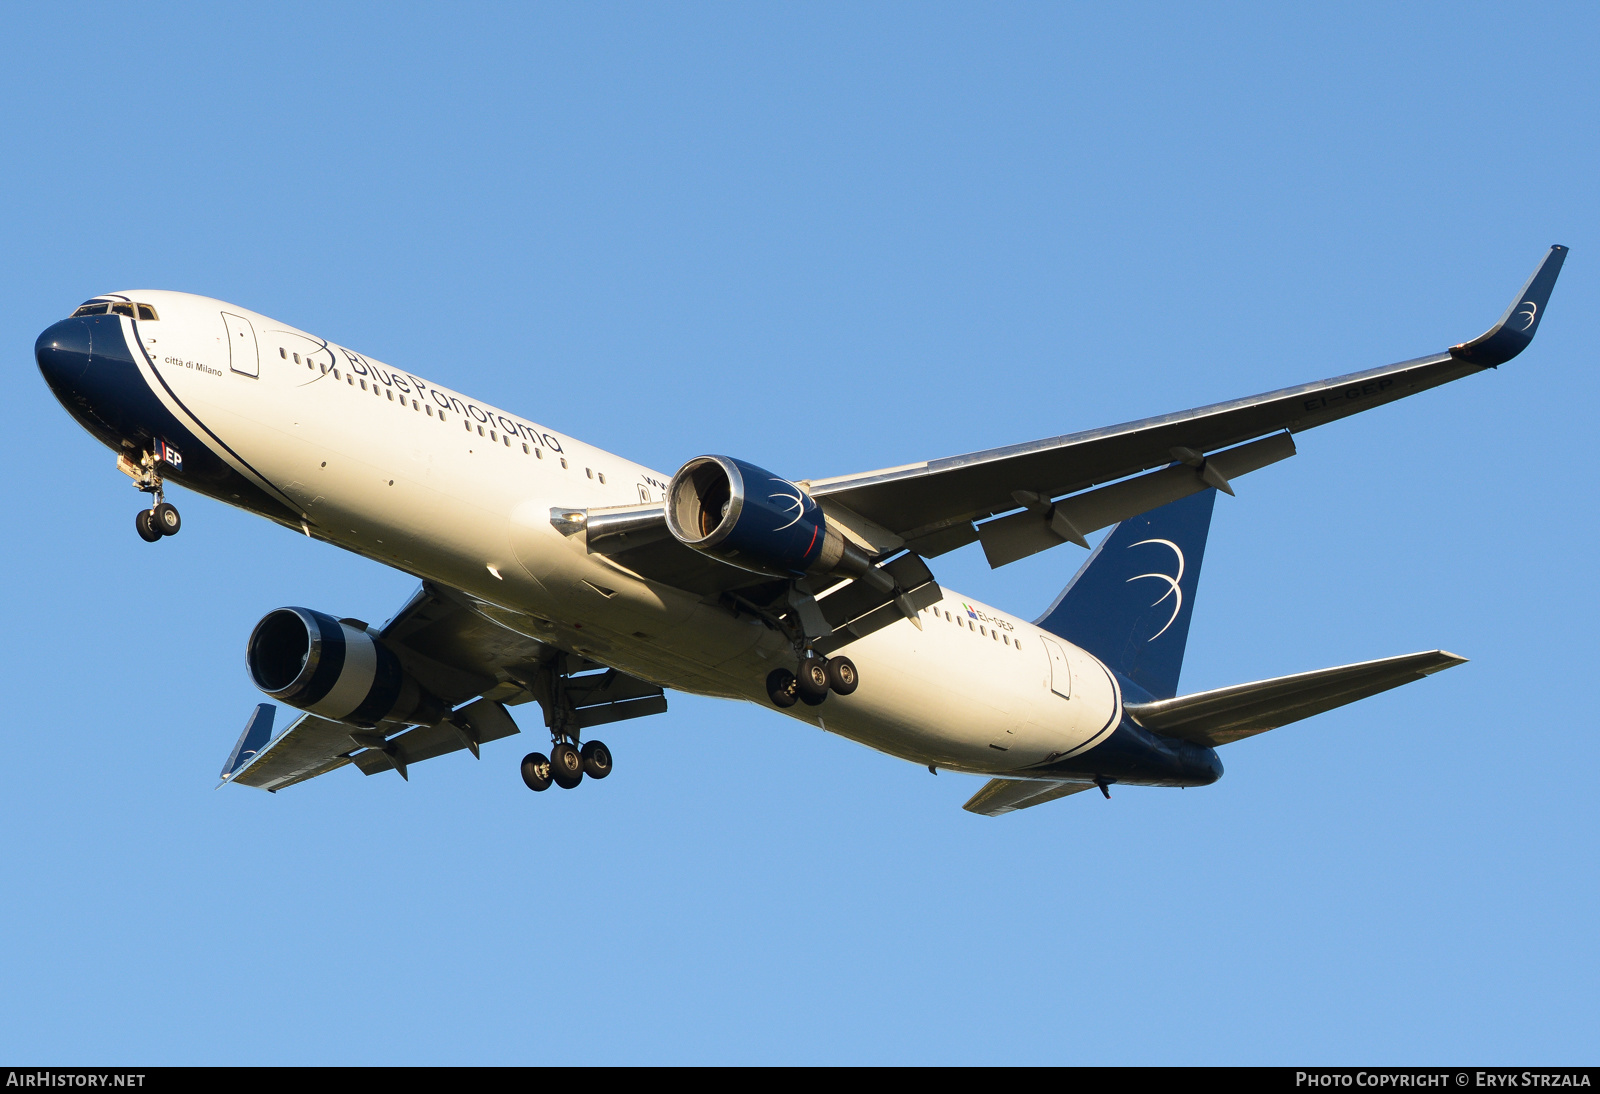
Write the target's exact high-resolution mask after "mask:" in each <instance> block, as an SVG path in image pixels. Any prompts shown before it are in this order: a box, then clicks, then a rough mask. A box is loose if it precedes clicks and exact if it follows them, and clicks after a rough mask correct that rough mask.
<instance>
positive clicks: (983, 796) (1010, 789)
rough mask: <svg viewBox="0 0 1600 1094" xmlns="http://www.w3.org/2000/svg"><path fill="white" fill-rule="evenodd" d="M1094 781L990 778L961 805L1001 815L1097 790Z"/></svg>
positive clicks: (992, 814)
mask: <svg viewBox="0 0 1600 1094" xmlns="http://www.w3.org/2000/svg"><path fill="white" fill-rule="evenodd" d="M1093 789H1094V783H1068V782H1048V781H1045V780H1043V779H990V780H989V781H988V782H986V783H984V784H983V789H982V790H980V791H978V792H977V793H976V794H974V795H972V797H971V798H969V799H968V800H967V804H965V805H963V806H962V807H961V808H963V809H965V810H966V811H967V812H968V813H978V814H980V815H982V816H985V817H998V816H1000V815H1001V814H1003V813H1015V812H1016V811H1017V810H1018V809H1031V808H1033V807H1034V806H1036V805H1043V804H1044V803H1045V802H1053V801H1055V800H1056V799H1057V798H1064V797H1066V796H1067V795H1068V794H1076V793H1078V792H1079V791H1082V790H1093Z"/></svg>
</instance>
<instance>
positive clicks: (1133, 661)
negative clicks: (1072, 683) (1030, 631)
mask: <svg viewBox="0 0 1600 1094" xmlns="http://www.w3.org/2000/svg"><path fill="white" fill-rule="evenodd" d="M1216 500H1217V492H1216V491H1215V490H1202V491H1201V492H1200V493H1198V494H1192V495H1190V496H1189V497H1186V498H1181V499H1179V500H1178V501H1175V502H1172V503H1170V504H1168V505H1163V506H1162V507H1161V508H1159V509H1152V510H1150V512H1148V513H1144V514H1142V515H1141V516H1137V517H1133V518H1130V519H1129V520H1125V521H1123V522H1122V523H1121V524H1118V525H1117V526H1116V527H1114V528H1112V529H1111V532H1110V533H1109V534H1108V535H1107V536H1106V538H1105V539H1103V540H1101V541H1100V545H1099V546H1097V547H1096V548H1095V549H1094V553H1093V554H1091V555H1090V556H1089V559H1088V561H1087V562H1085V563H1084V564H1083V568H1082V569H1080V570H1079V571H1078V572H1077V574H1076V575H1074V577H1073V579H1072V580H1071V581H1070V582H1068V583H1067V587H1066V588H1065V589H1063V590H1062V591H1061V595H1060V596H1059V597H1057V598H1056V602H1055V603H1054V604H1052V605H1050V609H1049V610H1048V611H1047V612H1045V613H1044V615H1043V616H1041V617H1040V618H1039V619H1038V620H1036V621H1035V622H1036V624H1037V625H1038V626H1040V627H1042V628H1044V629H1045V630H1047V631H1050V632H1051V633H1053V634H1059V635H1060V636H1061V637H1062V638H1065V639H1066V640H1067V641H1069V642H1071V643H1073V644H1074V645H1077V646H1081V647H1082V648H1084V649H1086V650H1088V651H1089V652H1090V653H1092V654H1094V655H1095V656H1096V657H1098V658H1099V659H1100V660H1101V661H1104V662H1105V663H1106V664H1107V665H1109V666H1110V667H1111V668H1112V669H1113V670H1115V671H1116V672H1118V673H1120V674H1121V675H1122V676H1124V677H1126V678H1127V679H1128V680H1130V681H1131V682H1133V683H1134V684H1136V685H1138V686H1139V687H1141V688H1143V689H1144V690H1145V691H1147V692H1149V693H1150V695H1151V697H1152V698H1155V699H1170V698H1172V697H1173V696H1174V695H1176V694H1177V693H1178V673H1179V672H1180V671H1181V670H1182V668H1183V649H1184V646H1185V645H1186V644H1187V643H1188V640H1189V619H1190V617H1191V616H1192V615H1193V614H1194V597H1195V589H1196V588H1197V587H1198V586H1199V583H1200V563H1201V561H1202V560H1203V559H1204V558H1205V553H1206V535H1207V533H1208V532H1209V531H1210V530H1211V509H1212V506H1213V505H1214V504H1215V503H1216ZM1130 698H1132V696H1130Z"/></svg>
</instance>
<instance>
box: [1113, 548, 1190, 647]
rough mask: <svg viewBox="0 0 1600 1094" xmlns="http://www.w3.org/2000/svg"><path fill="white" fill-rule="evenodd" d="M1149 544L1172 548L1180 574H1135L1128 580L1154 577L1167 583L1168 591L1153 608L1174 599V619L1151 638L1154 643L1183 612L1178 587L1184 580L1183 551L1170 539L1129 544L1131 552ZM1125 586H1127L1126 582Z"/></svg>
mask: <svg viewBox="0 0 1600 1094" xmlns="http://www.w3.org/2000/svg"><path fill="white" fill-rule="evenodd" d="M1147 543H1159V544H1161V546H1163V547H1171V548H1172V553H1173V554H1175V555H1177V556H1178V572H1177V573H1176V574H1171V575H1168V574H1160V573H1156V574H1135V575H1134V576H1133V577H1130V578H1128V581H1129V582H1133V581H1140V580H1142V579H1144V578H1147V577H1153V578H1155V579H1156V580H1157V581H1165V582H1166V583H1167V591H1166V592H1164V593H1162V594H1161V595H1160V596H1158V597H1157V598H1156V599H1155V600H1153V601H1151V602H1150V606H1151V607H1152V608H1153V607H1155V606H1156V605H1157V604H1159V603H1161V602H1162V601H1163V600H1165V599H1167V597H1169V596H1170V597H1172V598H1173V600H1172V618H1170V619H1168V620H1167V622H1166V625H1165V626H1163V627H1162V628H1161V629H1160V630H1159V631H1157V632H1156V633H1155V634H1153V635H1151V636H1150V638H1149V641H1151V642H1154V641H1155V640H1156V639H1157V638H1160V637H1161V636H1162V635H1164V634H1166V633H1167V628H1168V627H1170V626H1172V624H1174V623H1176V622H1177V621H1178V613H1179V612H1181V611H1182V610H1183V589H1181V588H1180V587H1179V586H1178V582H1180V581H1182V580H1183V550H1182V549H1181V548H1180V547H1179V546H1178V545H1177V544H1176V543H1174V542H1172V541H1171V540H1170V539H1141V540H1140V541H1139V542H1138V543H1130V544H1128V549H1129V550H1130V551H1131V550H1133V548H1135V547H1143V546H1144V545H1145V544H1147ZM1124 584H1126V582H1125V583H1124Z"/></svg>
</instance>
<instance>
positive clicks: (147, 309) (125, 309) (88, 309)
mask: <svg viewBox="0 0 1600 1094" xmlns="http://www.w3.org/2000/svg"><path fill="white" fill-rule="evenodd" d="M106 314H110V315H126V316H127V317H128V318H129V319H143V320H146V321H148V322H154V321H155V320H157V319H160V318H161V317H160V316H159V315H157V314H156V310H155V309H154V308H152V307H151V306H150V305H149V304H125V303H122V302H120V301H117V302H108V301H105V300H91V301H89V302H88V303H87V304H85V305H83V306H82V307H81V308H79V309H78V310H77V311H75V312H73V313H72V316H71V317H72V318H73V319H76V318H77V317H78V316H80V315H106Z"/></svg>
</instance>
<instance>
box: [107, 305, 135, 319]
mask: <svg viewBox="0 0 1600 1094" xmlns="http://www.w3.org/2000/svg"><path fill="white" fill-rule="evenodd" d="M111 314H112V315H126V316H127V317H128V318H129V319H132V318H134V314H133V305H132V304H113V305H111Z"/></svg>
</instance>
